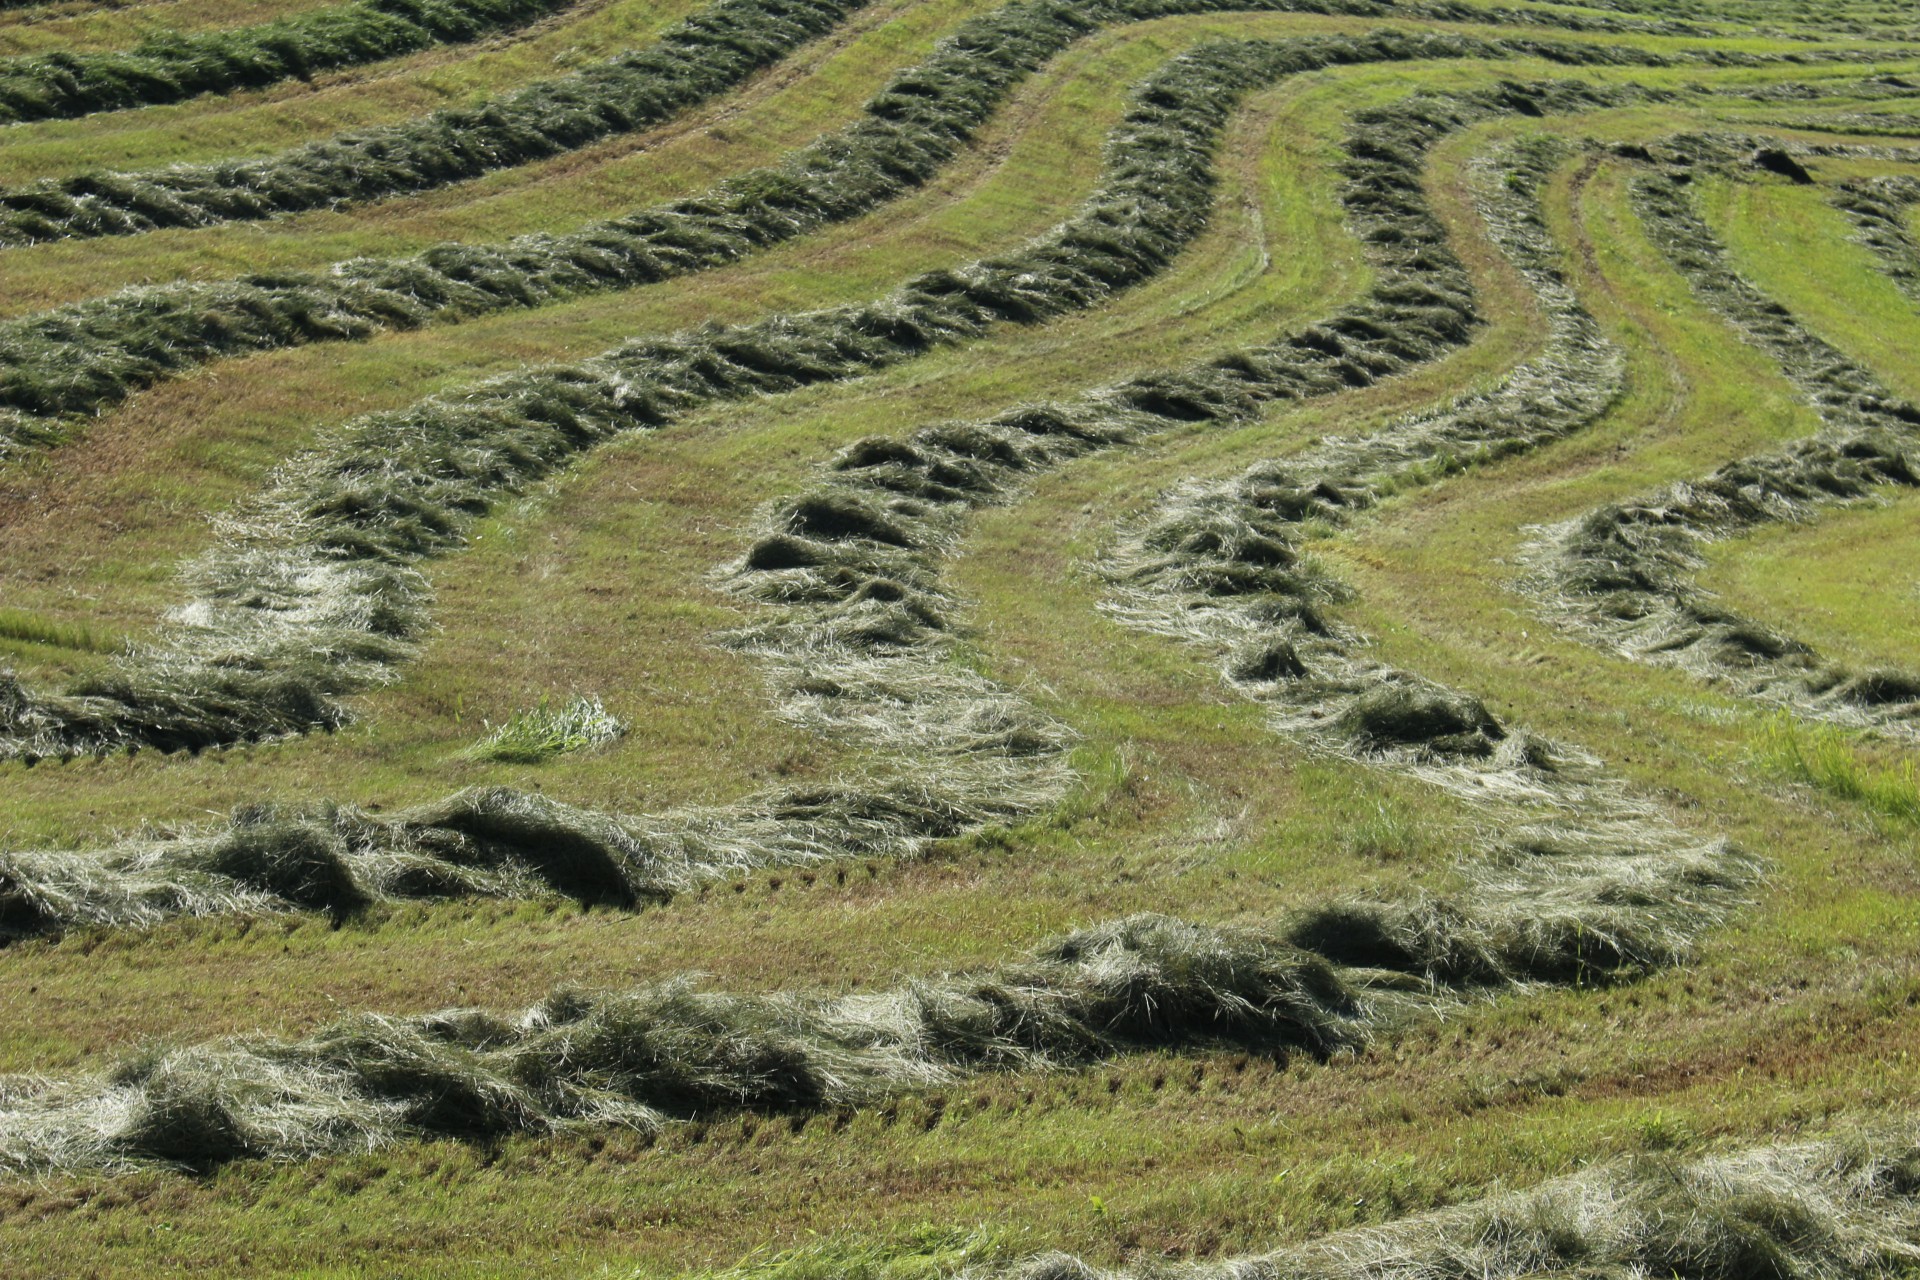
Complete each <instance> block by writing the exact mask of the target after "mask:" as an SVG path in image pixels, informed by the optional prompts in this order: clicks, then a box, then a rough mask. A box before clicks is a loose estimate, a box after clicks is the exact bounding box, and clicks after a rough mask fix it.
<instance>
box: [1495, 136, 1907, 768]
mask: <svg viewBox="0 0 1920 1280" xmlns="http://www.w3.org/2000/svg"><path fill="white" fill-rule="evenodd" d="M1641 154H1645V155H1646V156H1647V158H1648V161H1649V162H1650V164H1652V165H1657V166H1658V167H1655V168H1652V170H1651V172H1649V173H1647V174H1645V175H1642V176H1641V177H1640V178H1639V179H1638V180H1636V182H1635V184H1634V194H1635V198H1636V201H1637V204H1638V207H1639V208H1640V210H1641V212H1642V214H1643V216H1644V217H1645V218H1646V220H1647V222H1648V224H1649V227H1650V228H1651V230H1652V233H1653V236H1654V238H1655V240H1656V242H1657V243H1658V244H1659V245H1660V247H1661V249H1662V250H1663V251H1664V252H1665V253H1666V255H1667V256H1668V258H1669V259H1670V260H1671V261H1672V262H1673V264H1674V266H1675V267H1676V268H1677V269H1678V270H1679V271H1680V272H1681V273H1682V274H1683V275H1684V276H1685V277H1686V279H1687V281H1688V283H1689V284H1690V285H1691V286H1692V288H1693V290H1694V292H1695V293H1696V295H1698V296H1699V297H1700V298H1701V299H1702V300H1703V301H1705V302H1706V303H1707V305H1708V306H1710V307H1711V308H1712V309H1713V310H1714V311H1715V312H1716V313H1717V314H1719V315H1720V316H1721V317H1723V318H1724V319H1725V320H1726V321H1727V322H1728V323H1730V324H1732V325H1733V326H1735V327H1736V328H1737V329H1738V330H1739V332H1740V333H1741V334H1742V335H1743V336H1744V337H1745V338H1746V339H1747V341H1749V342H1751V343H1752V344H1753V345H1755V346H1757V347H1759V348H1760V349H1761V350H1762V351H1764V352H1766V353H1767V355H1768V356H1769V357H1771V358H1772V359H1773V360H1774V361H1775V362H1776V363H1777V364H1778V366H1779V368H1780V370H1781V371H1782V373H1784V374H1785V376H1786V377H1787V379H1788V381H1790V382H1791V383H1792V384H1793V386H1794V387H1795V388H1796V389H1797V390H1798V391H1799V392H1800V393H1801V394H1802V395H1803V396H1805V397H1806V399H1807V401H1808V402H1809V403H1810V404H1811V405H1812V406H1813V408H1814V410H1815V411H1816V412H1817V413H1818V414H1819V417H1820V421H1821V424H1822V428H1823V429H1822V431H1821V432H1820V433H1819V434H1818V435H1815V436H1812V437H1809V438H1807V439H1804V440H1801V441H1798V442H1795V443H1794V444H1792V445H1789V446H1787V447H1786V448H1783V449H1778V450H1774V451H1772V452H1769V453H1765V454H1760V455H1756V456H1754V457H1750V458H1744V459H1741V460H1739V461H1737V462H1733V463H1729V464H1727V465H1725V466H1723V467H1721V468H1720V469H1719V470H1717V471H1715V472H1714V473H1713V474H1711V475H1709V476H1706V477H1703V478H1701V479H1699V480H1697V481H1693V482H1689V483H1683V484H1677V485H1672V486H1669V487H1667V488H1666V489H1664V490H1662V491H1660V492H1658V493H1654V494H1650V495H1648V496H1646V497H1644V498H1641V499H1636V500H1633V501H1629V502H1624V503H1619V504H1611V505H1608V506H1606V507H1604V508H1602V509H1600V510H1598V511H1594V512H1592V513H1590V514H1588V515H1586V516H1583V517H1581V518H1579V519H1578V520H1575V521H1573V522H1570V523H1568V524H1566V525H1562V526H1560V527H1558V528H1555V529H1551V530H1548V531H1546V533H1545V534H1544V535H1543V536H1542V538H1541V539H1540V540H1539V541H1538V542H1537V543H1536V544H1535V545H1534V546H1533V548H1532V549H1531V551H1530V557H1531V560H1532V562H1533V581H1534V586H1535V589H1536V590H1538V591H1539V592H1540V593H1541V594H1542V595H1543V596H1544V597H1545V599H1546V601H1547V604H1548V607H1549V609H1550V611H1551V613H1552V616H1554V617H1555V618H1557V619H1558V620H1559V621H1561V622H1562V623H1563V624H1565V625H1569V626H1577V627H1579V628H1581V629H1582V630H1583V631H1585V632H1586V633H1587V634H1589V635H1591V636H1593V637H1594V638H1595V639H1596V640H1598V641H1600V642H1602V643H1604V644H1606V645H1607V646H1608V647H1610V648H1612V649H1615V650H1616V651H1618V652H1620V653H1623V654H1626V655H1628V656H1632V657H1635V658H1640V659H1644V660H1649V661H1656V662H1662V663H1668V664H1673V665H1677V666H1680V667H1683V668H1685V669H1688V670H1691V671H1694V672H1696V673H1698V674H1701V675H1704V676H1709V677H1712V678H1713V679H1715V680H1716V681H1719V682H1722V683H1724V684H1726V685H1728V686H1729V687H1731V688H1733V689H1735V690H1737V691H1738V692H1740V693H1741V694H1742V695H1744V696H1749V697H1758V698H1763V699H1766V700H1768V701H1771V702H1775V703H1782V704H1784V705H1786V706H1787V707H1789V708H1791V709H1792V710H1794V711H1796V712H1800V713H1803V714H1811V715H1816V716H1822V717H1826V718H1832V719H1838V720H1841V721H1844V722H1846V723H1851V724H1865V725H1873V726H1875V727H1879V728H1883V729H1896V730H1905V731H1908V732H1910V731H1911V729H1912V724H1913V721H1914V719H1915V717H1916V716H1920V672H1910V671H1901V670H1893V669H1876V670H1865V671H1861V670H1854V669H1852V668H1850V667H1848V666H1846V665H1844V664H1841V663H1838V662H1835V661H1832V660H1829V659H1824V658H1821V657H1820V656H1819V655H1817V654H1816V653H1814V652H1813V650H1812V649H1810V648H1809V647H1808V646H1807V645H1806V644H1804V643H1802V642H1800V641H1798V640H1795V639H1793V638H1792V637H1791V636H1789V635H1787V634H1784V633H1783V632H1782V631H1780V630H1777V629H1775V628H1774V627H1771V626H1768V625H1766V624H1764V623H1761V622H1757V621H1755V620H1753V619H1749V618H1744V617H1741V616H1739V615H1737V614H1735V613H1732V612H1730V611H1729V610H1727V609H1725V608H1724V607H1722V606H1720V605H1718V604H1716V603H1715V602H1714V601H1713V600H1712V599H1711V598H1710V597H1709V596H1708V595H1707V593H1705V592H1703V591H1702V590H1700V588H1698V587H1697V586H1696V585H1695V584H1694V582H1693V575H1694V574H1695V573H1696V572H1697V571H1698V569H1699V568H1700V567H1701V566H1702V565H1703V564H1704V558H1703V556H1702V554H1701V548H1703V547H1704V545H1705V544H1706V543H1708V542H1710V541H1713V540H1716V539H1720V538H1725V537H1728V536H1731V535H1734V534H1737V533H1740V532H1744V531H1748V530H1751V529H1754V528H1757V527H1760V526H1762V525H1765V524H1769V523H1775V522H1782V521H1794V520H1804V519H1808V518H1810V517H1811V516H1813V515H1814V514H1815V513H1817V512H1818V511H1819V510H1820V509H1821V508H1824V507H1831V506H1837V505H1841V504H1846V503H1852V502H1860V501H1863V500H1866V499H1869V498H1871V497H1872V496H1874V495H1875V494H1876V493H1877V492H1880V491H1884V490H1886V489H1888V488H1902V487H1905V488H1912V487H1914V486H1916V485H1920V408H1916V407H1915V406H1913V405H1911V404H1908V403H1906V402H1905V401H1903V400H1901V399H1899V398H1898V397H1896V396H1895V395H1893V394H1892V393H1891V392H1890V391H1888V390H1887V389H1886V388H1885V387H1884V386H1883V385H1881V383H1880V382H1879V380H1878V379H1877V378H1875V377H1874V376H1873V374H1872V373H1870V372H1869V371H1868V370H1867V369H1865V368H1864V367H1863V366H1861V365H1860V364H1858V363H1857V362H1855V361H1853V360H1851V359H1849V358H1848V357H1847V356H1846V355H1844V354H1843V353H1841V352H1840V351H1838V350H1837V349H1835V348H1834V347H1833V346H1831V345H1830V344H1828V343H1827V342H1825V341H1823V340H1822V339H1820V338H1818V337H1816V336H1814V335H1813V334H1812V333H1810V332H1808V331H1807V330H1806V328H1805V327H1804V326H1802V325H1801V324H1800V323H1799V322H1797V321H1796V320H1795V319H1794V318H1793V316H1792V315H1791V314H1790V313H1789V312H1788V311H1787V310H1786V309H1785V308H1784V307H1782V306H1781V305H1780V304H1779V303H1777V302H1775V301H1774V300H1772V299H1771V298H1768V297H1767V296H1766V295H1765V294H1763V293H1761V292H1760V290H1758V289H1756V288H1755V287H1754V286H1753V285H1752V284H1750V283H1748V282H1747V281H1746V280H1744V279H1742V278H1741V277H1740V276H1739V275H1737V274H1736V273H1735V272H1734V271H1733V269H1732V267H1731V266H1730V265H1729V263H1728V262H1727V255H1726V250H1725V249H1724V247H1723V246H1721V245H1720V243H1719V242H1718V240H1717V239H1716V238H1715V237H1714V235H1713V233H1712V231H1711V230H1710V229H1709V228H1708V227H1707V225H1706V223H1705V222H1704V221H1703V220H1702V219H1701V218H1700V216H1699V213H1698V212H1697V210H1695V209H1694V207H1693V203H1692V198H1691V196H1690V195H1689V190H1690V187H1691V180H1692V177H1693V175H1694V173H1695V172H1697V171H1699V170H1700V169H1701V168H1702V167H1704V166H1707V165H1719V166H1728V165H1732V164H1735V163H1738V162H1741V161H1742V160H1745V161H1746V162H1748V163H1753V164H1761V165H1765V166H1766V167H1768V168H1771V169H1774V170H1776V171H1781V172H1786V173H1788V174H1789V175H1791V176H1792V177H1793V178H1794V179H1795V180H1805V181H1811V178H1810V177H1809V176H1808V174H1807V172H1806V170H1805V169H1804V168H1803V167H1802V165H1801V162H1800V160H1797V159H1795V158H1794V157H1793V156H1792V155H1790V154H1788V153H1787V152H1786V151H1784V150H1780V149H1777V148H1770V147H1764V146H1763V147H1758V148H1756V147H1754V146H1753V145H1752V141H1751V140H1741V139H1722V138H1711V137H1707V138H1679V139H1674V140H1672V141H1671V142H1670V143H1668V144H1667V145H1666V146H1664V147H1662V148H1660V149H1658V150H1657V151H1653V152H1642V153H1641ZM1815 154H1818V149H1812V150H1809V151H1803V152H1802V156H1803V158H1811V156H1812V155H1815Z"/></svg>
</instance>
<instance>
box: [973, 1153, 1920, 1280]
mask: <svg viewBox="0 0 1920 1280" xmlns="http://www.w3.org/2000/svg"><path fill="white" fill-rule="evenodd" d="M1916 1266H1920V1126H1917V1125H1916V1121H1915V1119H1914V1118H1913V1117H1911V1116H1908V1117H1902V1118H1901V1119H1899V1120H1897V1121H1894V1122H1881V1123H1879V1124H1877V1125H1875V1126H1873V1127H1870V1128H1862V1129H1860V1130H1857V1131H1855V1132H1852V1133H1848V1134H1845V1135H1843V1136H1840V1137H1836V1138H1830V1139H1827V1140H1824V1141H1818V1142H1793V1143H1774V1144H1771V1145H1762V1146H1756V1147H1750V1148H1747V1149H1744V1150H1736V1151H1734V1152H1731V1153H1729V1154H1726V1155H1712V1156H1703V1157H1696V1158H1693V1159H1681V1158H1678V1157H1674V1156H1667V1155H1646V1156H1637V1157H1634V1158H1632V1159H1629V1160H1625V1161H1619V1162H1609V1163H1605V1164H1600V1165H1596V1166H1594V1167H1591V1168H1588V1169H1586V1170H1583V1171H1581V1172H1580V1173H1577V1174H1574V1175H1572V1176H1570V1177H1565V1178H1558V1179H1555V1180H1553V1181H1551V1182H1546V1183H1543V1184H1541V1185H1540V1186H1537V1187H1533V1188H1531V1189H1529V1190H1526V1191H1518V1192H1508V1193H1504V1194H1496V1195H1493V1196H1490V1197H1488V1198H1486V1199H1483V1200H1477V1201H1471V1202H1469V1203H1466V1204H1463V1205H1459V1206H1457V1207H1454V1208H1449V1209H1443V1210H1440V1211H1438V1212H1435V1213H1430V1214H1422V1215H1419V1216H1416V1217H1410V1218H1405V1219H1402V1220H1400V1221H1398V1222H1392V1223H1388V1224H1387V1225H1385V1226H1380V1227H1368V1228H1364V1229H1355V1230H1349V1231H1341V1232H1336V1233H1334V1234H1332V1235H1329V1236H1325V1237H1322V1238H1320V1239H1318V1240H1314V1241H1310V1242H1308V1243H1306V1244H1303V1245H1296V1246H1293V1247H1291V1248H1287V1249H1282V1250H1279V1251H1277V1252H1274V1253H1270V1254H1265V1255H1261V1256H1257V1257H1243V1258H1231V1259H1226V1260H1222V1261H1217V1262H1201V1263H1195V1264H1191V1265H1187V1266H1182V1267H1179V1268H1178V1269H1176V1270H1172V1271H1167V1270H1163V1269H1160V1268H1158V1267H1155V1268H1150V1269H1148V1270H1142V1271H1134V1270H1125V1271H1107V1270H1103V1269H1100V1268H1097V1267H1092V1266H1089V1265H1087V1264H1085V1263H1083V1262H1081V1261H1079V1260H1078V1259H1075V1258H1072V1257H1069V1256H1067V1255H1065V1254H1052V1255H1047V1256H1044V1257H1039V1258H1034V1259H1032V1260H1030V1261H1027V1262H1025V1263H1022V1264H1019V1265H1016V1266H1011V1267H999V1268H993V1269H984V1268H983V1269H976V1270H970V1271H967V1272H965V1273H963V1277H964V1280H1150V1278H1155V1280H1167V1278H1168V1277H1169V1276H1177V1277H1179V1278H1180V1280H1523V1277H1538V1278H1541V1280H1548V1278H1558V1277H1564V1278H1565V1280H1576V1278H1577V1280H1654V1278H1656V1277H1662V1278H1664V1277H1677V1276H1684V1277H1687V1280H1760V1278H1762V1277H1764V1278H1766V1280H1876V1278H1882V1277H1883V1278H1885V1280H1895V1278H1896V1277H1901V1276H1909V1275H1912V1274H1913V1273H1914V1270H1915V1268H1916Z"/></svg>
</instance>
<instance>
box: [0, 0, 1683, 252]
mask: <svg viewBox="0 0 1920 1280" xmlns="http://www.w3.org/2000/svg"><path fill="white" fill-rule="evenodd" d="M820 2H821V3H825V0H820ZM849 2H850V0H849ZM756 3H761V4H767V5H773V4H774V0H721V3H720V4H718V5H717V6H716V8H715V9H714V10H713V11H712V12H713V13H714V14H715V15H716V19H717V21H719V22H725V21H727V20H728V19H735V18H740V17H741V16H743V15H745V14H746V13H747V11H748V10H751V9H753V7H754V5H755V4H756ZM802 5H803V0H786V3H785V5H778V6H775V7H773V8H769V9H767V11H766V12H765V13H761V14H759V16H758V18H757V19H751V18H750V19H749V20H747V21H743V22H740V23H738V25H737V27H736V30H753V31H755V32H761V31H763V30H764V29H765V28H766V27H768V26H769V25H770V24H776V19H777V20H778V21H790V20H792V18H793V15H792V14H791V13H789V12H788V11H787V10H788V8H789V7H800V6H802ZM1300 7H1301V8H1303V9H1306V10H1308V11H1315V10H1318V9H1320V8H1321V6H1320V5H1316V4H1312V3H1303V4H1302V5H1301V6H1300ZM1336 7H1340V8H1345V9H1348V11H1351V12H1354V13H1357V14H1362V13H1363V14H1366V15H1368V16H1400V17H1406V18H1413V19H1422V20H1439V21H1460V20H1463V19H1465V20H1485V19H1486V18H1489V17H1491V18H1493V19H1495V20H1496V21H1498V20H1508V19H1511V18H1512V17H1513V16H1514V15H1512V14H1510V13H1509V12H1508V11H1506V10H1501V9H1493V10H1475V9H1471V8H1467V7H1463V6H1456V5H1453V4H1448V3H1445V2H1444V0H1419V3H1418V4H1415V5H1413V6H1412V7H1409V6H1407V5H1401V6H1397V7H1395V6H1386V5H1384V4H1383V2H1382V0H1346V2H1345V4H1338V5H1336ZM1148 8H1149V10H1150V9H1151V6H1149V7H1148ZM734 10H741V13H740V14H736V13H734V12H733V11H734ZM1525 20H1526V21H1528V22H1529V23H1530V24H1532V25H1535V26H1540V25H1545V26H1555V25H1560V26H1563V27H1567V28H1570V29H1573V30H1579V31H1587V30H1595V31H1609V30H1612V29H1613V28H1614V27H1615V26H1617V25H1618V24H1610V23H1607V22H1604V21H1600V22H1596V21H1594V20H1591V19H1586V20H1583V19H1581V18H1579V17H1577V16H1575V15H1569V14H1563V13H1557V12H1551V11H1543V12H1541V13H1537V14H1535V13H1529V14H1527V15H1526V17H1525ZM697 21H698V20H694V22H691V23H688V24H682V25H681V27H680V28H677V29H676V33H677V34H676V33H669V35H668V36H667V37H666V39H667V41H668V42H669V43H676V42H677V43H679V44H682V45H686V46H688V47H686V48H682V49H681V50H680V52H681V53H682V54H683V55H685V56H688V57H692V56H698V55H699V54H701V53H705V54H707V55H708V56H712V52H713V50H712V48H711V47H707V48H702V47H701V44H700V42H698V41H691V40H689V39H688V38H687V36H688V33H689V32H690V31H691V30H693V29H694V27H695V26H697ZM1630 29H1631V30H1633V31H1635V32H1639V31H1641V30H1642V27H1640V26H1637V25H1636V26H1632V27H1631V28H1630ZM1652 29H1653V30H1655V31H1656V32H1658V33H1663V34H1664V33H1665V30H1664V28H1660V27H1658V26H1657V25H1656V26H1655V27H1654V28H1652ZM1681 33H1682V34H1686V32H1685V31H1684V30H1683V31H1682V32H1681ZM710 44H711V42H709V45H710ZM756 56H757V55H756ZM621 61H622V60H615V62H614V63H611V64H603V65H602V66H601V67H600V68H598V69H595V70H592V71H589V72H585V73H581V74H580V75H576V76H574V77H570V78H568V79H567V80H563V81H554V82H548V83H547V84H545V85H536V86H532V87H530V88H528V89H525V90H522V91H520V92H519V93H517V94H513V95H507V96H505V97H503V98H499V99H495V100H493V101H492V102H491V103H490V104H488V105H487V106H485V107H483V108H479V109H470V110H465V111H462V110H459V109H454V110H451V111H446V112H440V113H436V114H435V115H433V116H429V117H426V118H424V119H421V120H417V121H414V122H411V123H409V124H405V125H394V126H389V127H388V128H386V129H384V130H375V131H370V132H366V133H365V134H364V136H363V134H348V135H342V136H341V137H340V138H337V139H335V140H333V141H332V142H330V143H315V144H310V145H309V146H307V147H305V148H302V149H300V150H298V151H295V152H291V153H287V154H285V155H282V156H278V157H267V158H264V159H260V160H254V161H246V162H236V163H235V164H228V165H203V166H197V167H195V168H192V169H180V168H176V169H173V170H169V171H164V172H153V173H94V174H89V175H85V176H82V177H78V178H72V179H66V180H59V181H53V180H50V181H46V182H42V183H38V184H34V185H32V186H28V187H24V188H11V189H0V245H4V244H7V243H12V244H16V245H18V244H25V243H32V242H36V241H42V240H49V239H59V238H64V237H69V236H96V235H117V234H128V233H135V232H139V231H144V230H150V229H152V228H153V227H155V226H169V225H172V226H197V225H206V224H208V223H210V222H215V221H222V220H231V219H241V220H245V219H253V218H259V217H263V216H267V215H269V214H271V213H274V212H286V211H288V210H292V209H299V208H313V207H318V206H320V205H322V204H325V203H329V202H333V201H338V200H346V199H366V198H369V197H371V196H373V195H376V194H391V193H394V192H400V191H411V190H422V189H425V188H427V187H430V186H434V185H438V184H440V183H442V182H445V181H450V180H457V179H458V178H460V177H471V176H473V175H474V174H476V173H480V172H486V171H488V170H490V169H494V168H499V167H502V164H503V163H523V162H524V161H525V160H527V159H529V158H532V157H533V156H536V155H546V154H556V153H558V152H559V151H563V150H568V149H572V148H574V147H577V146H579V145H581V144H582V143H583V142H584V141H586V140H588V139H591V138H597V137H603V136H606V135H607V134H608V133H609V132H611V131H617V130H619V129H622V128H631V127H633V121H632V119H631V112H632V104H631V103H630V102H629V99H630V98H631V97H632V92H633V90H632V87H631V85H622V84H619V83H617V82H618V81H620V80H621V79H622V70H623V68H622V67H621V66H620V63H621ZM671 64H672V60H671V59H668V60H666V62H665V63H664V64H663V65H661V66H659V67H656V68H654V70H656V71H658V72H659V74H660V76H661V77H662V78H665V79H669V80H670V79H672V78H674V77H675V75H676V74H684V68H682V67H675V66H673V65H671ZM609 81H612V82H616V83H611V84H610V83H608V82H609ZM503 112H504V113H506V115H507V116H508V117H509V118H510V119H509V120H508V121H505V122H503V121H502V119H501V118H500V116H501V113H503ZM608 116H612V117H618V118H617V119H608V118H606V117H608ZM596 117H600V118H596ZM503 123H510V124H511V125H512V126H513V127H511V128H505V129H503V128H502V127H501V126H502V124H503ZM529 132H531V133H532V134H534V135H542V134H546V135H551V136H546V137H544V138H543V137H538V136H536V137H534V138H529V137H528V136H527V135H528V133H529ZM471 135H477V136H471ZM529 146H530V147H531V150H526V149H525V148H527V147H529ZM487 148H492V149H494V152H495V154H494V155H493V156H491V157H482V156H481V155H479V154H478V153H480V152H482V151H484V150H486V149H487ZM395 152H402V153H405V154H404V155H402V156H400V157H399V158H398V159H397V160H396V156H395V154H394V153H395ZM503 155H504V156H508V157H511V158H508V159H505V160H502V159H501V158H500V157H501V156H503ZM450 165H451V169H449V166H450ZM476 166H477V167H476ZM322 169H324V170H325V172H326V176H325V177H321V176H319V171H321V170H322ZM303 171H304V172H303ZM376 179H377V183H376ZM380 184H384V185H380ZM376 186H377V189H376Z"/></svg>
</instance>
